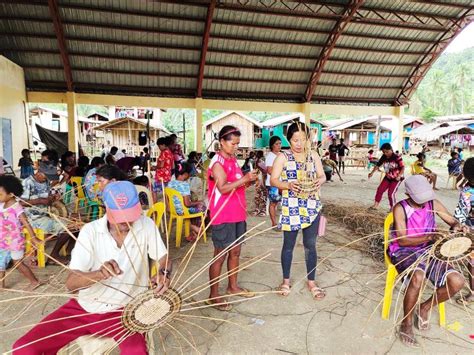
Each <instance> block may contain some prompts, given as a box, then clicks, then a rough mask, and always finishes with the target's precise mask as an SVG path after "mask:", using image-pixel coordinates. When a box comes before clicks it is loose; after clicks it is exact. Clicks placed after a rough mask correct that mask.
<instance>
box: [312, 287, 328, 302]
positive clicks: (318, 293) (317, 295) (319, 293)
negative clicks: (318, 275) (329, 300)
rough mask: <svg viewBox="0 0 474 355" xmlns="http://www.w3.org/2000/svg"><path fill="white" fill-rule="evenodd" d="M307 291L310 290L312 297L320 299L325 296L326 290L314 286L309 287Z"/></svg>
mask: <svg viewBox="0 0 474 355" xmlns="http://www.w3.org/2000/svg"><path fill="white" fill-rule="evenodd" d="M309 292H311V295H312V296H313V299H315V300H317V301H320V300H322V299H323V298H324V297H326V291H324V290H323V289H322V288H321V287H319V286H314V287H312V288H310V289H309Z"/></svg>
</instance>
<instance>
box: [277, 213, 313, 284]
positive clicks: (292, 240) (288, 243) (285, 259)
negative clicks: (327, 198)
mask: <svg viewBox="0 0 474 355" xmlns="http://www.w3.org/2000/svg"><path fill="white" fill-rule="evenodd" d="M319 217H320V215H318V216H317V217H316V219H315V220H314V222H313V223H312V224H311V225H310V226H309V227H307V228H305V229H303V245H304V258H305V261H306V272H307V274H308V275H307V276H308V280H309V281H314V278H315V275H316V261H317V257H318V255H317V253H316V237H317V236H318V228H319ZM297 236H298V231H292V232H287V231H284V232H283V248H282V249H281V267H282V269H283V278H284V279H289V278H290V270H291V262H292V261H293V249H294V248H295V244H296V237H297Z"/></svg>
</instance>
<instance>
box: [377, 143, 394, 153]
mask: <svg viewBox="0 0 474 355" xmlns="http://www.w3.org/2000/svg"><path fill="white" fill-rule="evenodd" d="M380 150H391V151H393V148H392V145H391V144H390V143H384V144H382V146H381V147H380Z"/></svg>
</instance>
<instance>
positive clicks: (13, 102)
mask: <svg viewBox="0 0 474 355" xmlns="http://www.w3.org/2000/svg"><path fill="white" fill-rule="evenodd" d="M25 102H26V89H25V77H24V73H23V69H22V68H21V67H20V66H18V65H16V64H15V63H13V62H11V61H10V60H8V59H7V58H5V57H3V56H0V118H1V121H2V122H3V121H4V120H5V121H10V123H11V143H9V142H8V140H5V139H4V136H3V132H2V127H0V141H1V144H0V155H1V156H4V155H7V154H8V151H9V150H11V152H12V161H9V163H10V164H12V166H13V167H15V170H16V168H17V167H16V166H17V165H18V160H19V159H20V157H21V150H22V149H23V148H28V136H29V133H28V126H27V123H26V122H27V121H26V119H27V117H26V110H25ZM2 122H0V124H2ZM6 158H8V157H6ZM9 159H10V158H8V160H9Z"/></svg>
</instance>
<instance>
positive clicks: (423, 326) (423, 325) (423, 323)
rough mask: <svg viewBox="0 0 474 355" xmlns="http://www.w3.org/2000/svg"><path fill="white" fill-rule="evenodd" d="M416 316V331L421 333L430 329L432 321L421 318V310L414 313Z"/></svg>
mask: <svg viewBox="0 0 474 355" xmlns="http://www.w3.org/2000/svg"><path fill="white" fill-rule="evenodd" d="M414 315H415V326H416V329H418V330H421V331H424V330H428V329H430V320H429V319H426V320H425V319H423V318H421V316H420V310H419V309H418V310H416V311H415V312H414Z"/></svg>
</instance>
